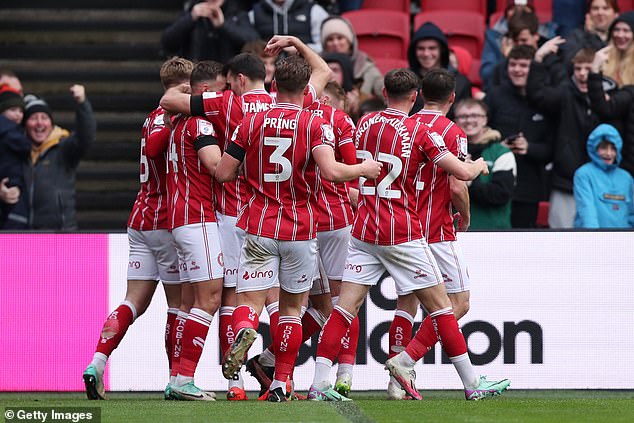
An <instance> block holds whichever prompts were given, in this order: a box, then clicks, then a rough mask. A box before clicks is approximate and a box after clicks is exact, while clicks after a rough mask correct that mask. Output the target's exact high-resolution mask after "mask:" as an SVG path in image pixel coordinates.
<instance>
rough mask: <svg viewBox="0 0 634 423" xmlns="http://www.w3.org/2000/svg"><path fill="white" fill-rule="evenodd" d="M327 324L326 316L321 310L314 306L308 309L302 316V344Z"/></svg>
mask: <svg viewBox="0 0 634 423" xmlns="http://www.w3.org/2000/svg"><path fill="white" fill-rule="evenodd" d="M325 324H326V318H325V317H324V315H323V314H321V312H320V311H318V310H315V309H314V308H312V307H311V308H309V309H308V310H306V312H305V313H304V315H303V316H302V334H303V335H302V344H303V343H304V342H306V341H307V340H308V339H309V338H310V337H311V336H313V335H314V334H316V333H317V332H318V331H320V330H321V329H322V328H323V327H324V325H325Z"/></svg>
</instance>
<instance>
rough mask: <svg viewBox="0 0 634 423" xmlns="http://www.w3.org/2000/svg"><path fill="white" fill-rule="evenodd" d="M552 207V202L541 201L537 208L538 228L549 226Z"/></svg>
mask: <svg viewBox="0 0 634 423" xmlns="http://www.w3.org/2000/svg"><path fill="white" fill-rule="evenodd" d="M549 208H550V203H549V202H548V201H540V202H539V209H538V210H537V227H538V228H549V227H550V225H548V209H549Z"/></svg>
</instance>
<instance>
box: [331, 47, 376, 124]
mask: <svg viewBox="0 0 634 423" xmlns="http://www.w3.org/2000/svg"><path fill="white" fill-rule="evenodd" d="M322 57H323V59H324V61H325V62H326V63H328V67H329V68H330V70H331V71H332V74H331V75H332V76H331V80H332V81H335V82H337V83H338V84H339V85H341V87H342V88H343V90H344V91H345V93H346V106H345V108H344V111H345V112H346V113H347V114H348V115H350V117H352V119H353V120H354V121H355V122H356V120H357V119H358V118H359V106H360V104H361V102H362V101H364V100H365V99H366V97H365V96H363V94H362V93H361V91H360V89H359V84H358V83H356V81H355V79H354V75H353V73H352V62H351V61H350V56H348V55H347V54H343V53H325V54H322ZM370 98H373V97H370Z"/></svg>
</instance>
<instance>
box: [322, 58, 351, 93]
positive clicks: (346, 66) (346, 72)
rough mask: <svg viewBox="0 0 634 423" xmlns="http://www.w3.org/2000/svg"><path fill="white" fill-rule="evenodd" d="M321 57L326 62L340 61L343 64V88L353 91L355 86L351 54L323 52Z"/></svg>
mask: <svg viewBox="0 0 634 423" xmlns="http://www.w3.org/2000/svg"><path fill="white" fill-rule="evenodd" d="M321 57H322V58H323V59H324V62H326V63H331V62H336V63H339V65H340V66H341V73H342V74H343V81H342V84H341V88H343V90H344V91H345V92H350V91H352V88H353V87H354V75H353V72H352V62H351V61H350V56H348V55H347V54H343V53H322V55H321Z"/></svg>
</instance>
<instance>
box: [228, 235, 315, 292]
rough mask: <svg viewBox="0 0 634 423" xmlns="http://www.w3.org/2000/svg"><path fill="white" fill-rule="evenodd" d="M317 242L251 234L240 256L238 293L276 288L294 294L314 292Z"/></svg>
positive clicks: (247, 237)
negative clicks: (277, 285) (284, 239)
mask: <svg viewBox="0 0 634 423" xmlns="http://www.w3.org/2000/svg"><path fill="white" fill-rule="evenodd" d="M316 256H317V239H311V240H308V241H280V240H277V239H272V238H264V237H260V236H256V235H251V234H247V236H246V239H245V241H244V246H243V248H242V254H241V255H240V268H239V271H238V275H239V277H238V285H237V286H236V292H247V291H261V290H265V289H269V288H272V287H274V286H276V283H277V281H278V280H279V285H280V288H282V289H283V290H284V291H286V292H289V293H291V294H299V293H302V292H306V291H308V290H309V289H310V287H311V285H312V282H313V276H314V272H315V257H316Z"/></svg>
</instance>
